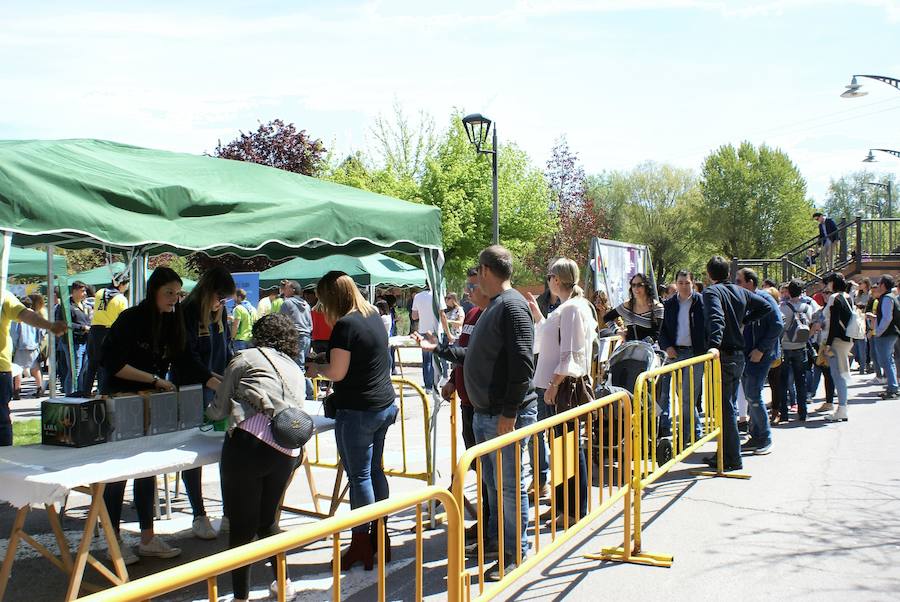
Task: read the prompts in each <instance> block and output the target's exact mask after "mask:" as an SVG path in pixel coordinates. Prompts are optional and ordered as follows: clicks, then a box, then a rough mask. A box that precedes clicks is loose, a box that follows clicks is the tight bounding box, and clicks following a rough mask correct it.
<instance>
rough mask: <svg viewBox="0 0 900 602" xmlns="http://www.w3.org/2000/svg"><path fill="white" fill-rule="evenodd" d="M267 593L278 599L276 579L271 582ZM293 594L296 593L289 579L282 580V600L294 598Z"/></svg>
mask: <svg viewBox="0 0 900 602" xmlns="http://www.w3.org/2000/svg"><path fill="white" fill-rule="evenodd" d="M269 593H270V594H272V595H273V596H275V597H276V598H277V597H278V580H277V579H276V580H275V581H273V582H272V584H271V585H269ZM295 594H296V591H295V590H294V584H293V583H291V580H290V579H285V580H284V598H285V599H286V600H290V599H292V598H293V597H294V595H295Z"/></svg>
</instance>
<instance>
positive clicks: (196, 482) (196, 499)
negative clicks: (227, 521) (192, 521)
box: [181, 466, 227, 518]
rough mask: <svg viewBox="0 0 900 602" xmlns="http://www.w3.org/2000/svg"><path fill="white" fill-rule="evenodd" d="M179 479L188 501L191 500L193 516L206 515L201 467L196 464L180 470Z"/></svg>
mask: <svg viewBox="0 0 900 602" xmlns="http://www.w3.org/2000/svg"><path fill="white" fill-rule="evenodd" d="M181 480H182V482H183V483H184V490H185V491H187V495H188V501H190V502H191V510H193V512H194V518H197V517H198V516H206V506H205V505H204V503H203V483H202V481H203V468H201V467H200V466H198V467H197V468H191V469H189V470H185V471H182V473H181ZM226 516H227V515H226Z"/></svg>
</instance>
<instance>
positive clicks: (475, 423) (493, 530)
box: [472, 403, 537, 561]
mask: <svg viewBox="0 0 900 602" xmlns="http://www.w3.org/2000/svg"><path fill="white" fill-rule="evenodd" d="M499 418H500V417H499V416H491V415H489V414H479V413H476V414H475V417H474V419H473V420H472V429H473V430H474V431H475V441H477V442H478V443H484V442H485V441H488V440H489V439H493V438H495V437H496V436H497V421H498V419H499ZM536 421H537V404H535V403H532V404H531V405H529V406H527V407H525V408H522V409H520V410H519V415H518V418H517V419H516V428H523V427H526V426H528V425H531V424H534V423H535V422H536ZM522 443H523V444H524V443H525V441H524V440H523V441H522ZM525 449H526V446H525V445H522V446H521V450H522V451H523V452H524V451H525ZM501 451H502V454H503V458H502V466H501V470H502V471H503V473H502V474H503V542H504V544H505V546H504V548H505V549H511V548H512V546H511V545H510V542H513V541H515V540H516V524H517V523H516V519H517V518H518V524H519V526H520V527H521V530H522V539H521V541H520V542H519V545H520V549H521V550H522V556H523V557H524V556H525V555H526V554H527V553H528V492H527V491H526V490H525V471H520V474H519V476H520V479H519V483H516V458H515V453H516V448H515V446H514V445H507V446H506V447H504V448H502V450H501ZM482 459H483V460H482V461H483V466H482V473H481V474H482V478H483V479H484V483H485V485H486V486H487V490H488V504H489V505H490V507H491V508H499V506H498V505H497V503H498V502H497V481H496V479H495V477H494V471H495V470H496V468H495V466H496V462H497V461H496V456H495V455H494V454H487V455H485V456H482ZM519 460H520V466H521V464H523V463H524V461H525V458H524V457H523V458H520V459H519ZM517 490H518V494H519V499H520V504H521V506H520V508H521V514H520V515H519V516H518V517H516V492H517ZM485 539H490V540H491V541H497V540H499V537H498V525H497V513H496V512H491V517H490V520H489V521H488V528H487V531H486V534H485ZM504 558H505V559H506V560H507V561H509V560H514V559H515V558H516V552H515V550H511V551H510V552H509V553H508V554H506V553H505V554H504Z"/></svg>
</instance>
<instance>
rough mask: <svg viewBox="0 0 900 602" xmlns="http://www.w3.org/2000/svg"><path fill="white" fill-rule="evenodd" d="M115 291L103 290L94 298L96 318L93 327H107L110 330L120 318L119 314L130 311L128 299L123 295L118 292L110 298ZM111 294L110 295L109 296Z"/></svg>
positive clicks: (92, 321)
mask: <svg viewBox="0 0 900 602" xmlns="http://www.w3.org/2000/svg"><path fill="white" fill-rule="evenodd" d="M112 290H113V289H103V290H101V291H100V293H98V294H97V296H96V297H94V318H93V320H91V326H106V327H107V328H109V327H110V326H112V325H113V322H115V321H116V318H118V317H119V314H120V313H122V312H123V311H125V310H126V309H128V299H126V298H125V295H123V294H122V293H119V292H116V293H115V295H113V296H112V297H110V294H111V293H112ZM107 293H110V294H107Z"/></svg>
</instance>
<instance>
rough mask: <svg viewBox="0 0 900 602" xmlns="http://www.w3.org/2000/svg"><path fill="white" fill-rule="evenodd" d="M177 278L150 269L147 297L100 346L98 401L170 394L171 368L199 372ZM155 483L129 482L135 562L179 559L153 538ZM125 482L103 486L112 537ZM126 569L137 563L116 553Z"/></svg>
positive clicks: (170, 272)
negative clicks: (136, 537) (150, 392)
mask: <svg viewBox="0 0 900 602" xmlns="http://www.w3.org/2000/svg"><path fill="white" fill-rule="evenodd" d="M180 292H181V278H179V276H178V274H176V273H175V272H174V271H173V270H171V269H170V268H166V267H160V268H156V269H155V270H154V271H153V274H152V275H151V276H150V279H149V280H148V281H147V297H146V298H145V299H144V300H143V301H141V303H140V304H138V305H137V306H135V307H131V308H128V309H126V310H125V311H123V312H122V313H121V314H120V315H119V317H118V318H117V319H116V321H115V322H114V323H113V325H112V326H111V327H110V328H109V333H108V334H107V336H106V339H105V340H104V341H103V347H102V349H101V369H102V370H104V371H105V372H106V375H105V378H104V379H103V380H102V381H101V382H103V383H104V384H103V387H104V388H103V390H102V391H100V393H101V394H103V395H114V394H116V393H128V392H131V393H133V392H137V391H144V390H147V389H158V390H160V391H174V390H175V385H173V384H172V383H171V382H169V381H168V380H166V378H165V377H166V375H167V374H168V373H169V372H170V371H172V369H173V368H177V370H178V371H179V372H181V373H183V374H195V373H197V372H198V371H200V370H201V369H202V366H197V365H195V364H194V363H193V361H192V358H191V357H190V355H188V354H187V353H186V352H185V351H186V350H185V332H184V319H183V318H182V315H181V308H180V306H179V305H178V298H179V293H180ZM155 494H156V481H155V479H154V478H153V477H145V478H141V479H135V480H134V504H135V506H136V508H137V513H138V521H139V523H140V527H141V543H140V546H138V555H139V556H155V557H157V558H173V557H175V556H178V555H179V554H180V553H181V550H179V549H178V548H173V547H171V546H169V545H168V544H167V543H166V542H164V541H163V540H162V539H160V538H159V537H157V536H156V535H154V533H153V496H154V495H155ZM124 497H125V481H119V482H117V483H109V484H107V485H106V490H105V491H104V492H103V500H104V501H105V502H106V508H107V510H108V511H109V515H110V518H111V519H112V524H113V527H114V528H115V529H116V532H117V533H118V530H119V522H120V521H121V518H122V502H123V500H124ZM120 547H121V548H122V555H123V557H124V559H125V563H126V564H132V563H134V562H137V560H138V558H137V556H134V554H133V553H131V552H130V551H129V550H127V549H126V548H124V547H122V546H121V545H120Z"/></svg>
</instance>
